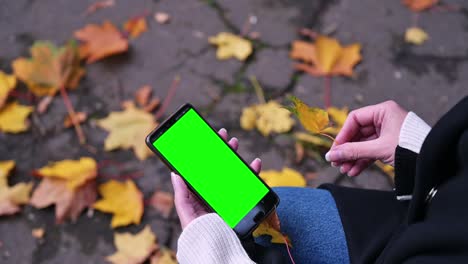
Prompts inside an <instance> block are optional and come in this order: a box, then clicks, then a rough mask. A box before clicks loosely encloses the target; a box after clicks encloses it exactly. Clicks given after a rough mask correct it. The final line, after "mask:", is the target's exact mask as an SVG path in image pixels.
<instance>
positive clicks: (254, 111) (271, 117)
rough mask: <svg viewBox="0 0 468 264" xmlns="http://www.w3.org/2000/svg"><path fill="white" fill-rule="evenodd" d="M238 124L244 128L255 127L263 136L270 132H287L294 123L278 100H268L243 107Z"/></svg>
mask: <svg viewBox="0 0 468 264" xmlns="http://www.w3.org/2000/svg"><path fill="white" fill-rule="evenodd" d="M240 125H241V127H242V128H243V129H245V130H252V129H254V128H257V129H258V131H260V133H261V134H262V135H263V136H268V135H270V134H271V133H272V132H274V133H285V132H288V131H289V130H291V128H292V127H293V125H294V119H292V118H291V113H290V112H289V111H288V110H287V109H284V108H283V107H282V106H281V105H280V104H279V103H278V102H276V101H269V102H267V103H265V104H256V105H252V106H250V107H246V108H244V109H243V110H242V115H241V117H240Z"/></svg>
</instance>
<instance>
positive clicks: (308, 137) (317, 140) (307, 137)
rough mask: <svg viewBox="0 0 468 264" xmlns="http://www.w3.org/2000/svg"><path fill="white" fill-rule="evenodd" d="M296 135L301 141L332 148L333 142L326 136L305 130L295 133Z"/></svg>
mask: <svg viewBox="0 0 468 264" xmlns="http://www.w3.org/2000/svg"><path fill="white" fill-rule="evenodd" d="M294 137H295V138H296V139H297V140H299V141H302V142H306V143H310V144H313V145H316V146H321V147H325V148H330V147H331V146H332V142H331V141H330V140H329V139H328V138H326V137H321V136H316V135H313V134H309V133H304V132H297V133H294Z"/></svg>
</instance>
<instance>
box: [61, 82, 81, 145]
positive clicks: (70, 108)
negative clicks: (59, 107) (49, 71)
mask: <svg viewBox="0 0 468 264" xmlns="http://www.w3.org/2000/svg"><path fill="white" fill-rule="evenodd" d="M60 94H61V95H62V99H63V102H64V103H65V107H66V108H67V112H68V115H69V116H70V118H71V121H72V123H73V126H74V127H75V131H76V135H77V136H78V139H79V141H80V144H84V143H86V137H85V134H84V133H83V130H82V129H81V126H80V122H79V121H78V119H77V118H76V112H75V109H74V108H73V105H72V103H71V101H70V98H69V97H68V93H67V91H66V90H65V86H64V85H60Z"/></svg>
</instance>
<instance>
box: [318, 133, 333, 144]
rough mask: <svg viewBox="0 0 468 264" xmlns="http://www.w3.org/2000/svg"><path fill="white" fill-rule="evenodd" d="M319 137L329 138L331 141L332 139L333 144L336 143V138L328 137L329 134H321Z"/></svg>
mask: <svg viewBox="0 0 468 264" xmlns="http://www.w3.org/2000/svg"><path fill="white" fill-rule="evenodd" d="M319 135H322V136H324V137H327V138H329V139H330V140H331V141H332V142H335V138H334V137H332V136H330V135H328V134H325V133H319Z"/></svg>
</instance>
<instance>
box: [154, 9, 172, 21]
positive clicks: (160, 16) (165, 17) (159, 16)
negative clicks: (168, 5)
mask: <svg viewBox="0 0 468 264" xmlns="http://www.w3.org/2000/svg"><path fill="white" fill-rule="evenodd" d="M154 20H156V22H158V23H159V24H167V23H169V21H170V20H171V16H170V15H169V14H168V13H165V12H156V13H154Z"/></svg>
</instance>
